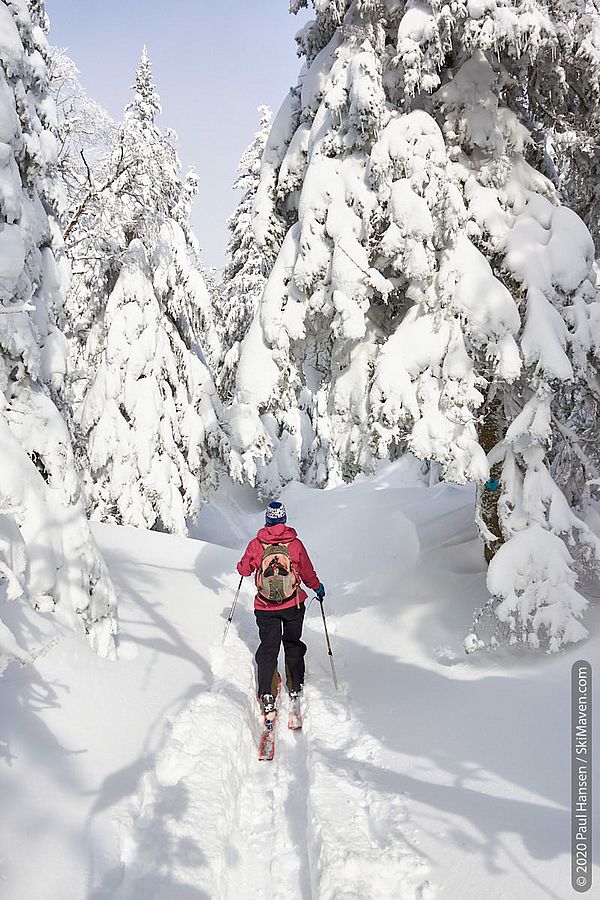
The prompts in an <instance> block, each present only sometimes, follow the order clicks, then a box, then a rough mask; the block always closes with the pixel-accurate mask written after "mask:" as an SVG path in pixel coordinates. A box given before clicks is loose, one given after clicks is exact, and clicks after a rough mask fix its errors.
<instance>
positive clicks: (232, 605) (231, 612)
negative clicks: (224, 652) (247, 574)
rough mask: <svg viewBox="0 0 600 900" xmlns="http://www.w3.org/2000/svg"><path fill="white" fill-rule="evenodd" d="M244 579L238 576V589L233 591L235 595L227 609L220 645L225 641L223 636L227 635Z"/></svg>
mask: <svg viewBox="0 0 600 900" xmlns="http://www.w3.org/2000/svg"><path fill="white" fill-rule="evenodd" d="M243 580H244V576H243V575H242V576H241V577H240V583H239V584H238V589H237V591H236V592H235V597H234V598H233V603H232V604H231V609H230V610H229V618H228V619H227V624H226V625H225V631H224V632H223V639H222V641H221V646H223V644H224V643H225V638H226V637H227V632H228V631H229V626H230V625H231V620H232V619H233V614H234V612H235V607H236V606H237V602H238V597H239V596H240V591H241V589H242V581H243Z"/></svg>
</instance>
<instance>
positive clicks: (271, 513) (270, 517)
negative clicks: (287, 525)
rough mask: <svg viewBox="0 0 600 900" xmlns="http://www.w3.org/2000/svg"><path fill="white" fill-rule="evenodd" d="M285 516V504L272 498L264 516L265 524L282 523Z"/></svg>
mask: <svg viewBox="0 0 600 900" xmlns="http://www.w3.org/2000/svg"><path fill="white" fill-rule="evenodd" d="M286 518H287V516H286V514H285V506H284V505H283V503H280V502H279V501H278V500H273V502H272V503H269V505H268V506H267V512H266V516H265V523H266V524H267V525H283V523H284V522H285V521H286Z"/></svg>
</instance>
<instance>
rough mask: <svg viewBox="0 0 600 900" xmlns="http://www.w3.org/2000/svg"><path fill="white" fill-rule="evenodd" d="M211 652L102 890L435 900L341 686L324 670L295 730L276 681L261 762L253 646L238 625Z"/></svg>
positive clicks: (158, 898)
mask: <svg viewBox="0 0 600 900" xmlns="http://www.w3.org/2000/svg"><path fill="white" fill-rule="evenodd" d="M211 657H212V658H211V665H212V671H213V675H214V684H213V688H212V692H211V693H203V694H201V695H200V696H198V697H197V698H196V699H195V700H193V701H192V702H191V703H190V704H189V705H188V706H187V707H186V708H185V709H183V710H182V711H181V712H179V713H178V714H177V715H176V716H175V717H174V718H173V719H172V720H171V721H169V722H168V724H167V727H166V729H165V735H164V738H163V742H162V745H161V747H160V748H159V750H158V752H157V754H156V760H155V766H154V768H153V769H152V770H151V771H149V772H148V773H146V775H145V777H144V780H143V782H142V785H141V788H140V791H139V793H138V795H137V797H136V799H135V801H134V802H133V804H130V805H129V806H128V808H127V809H126V810H124V811H123V812H122V813H121V815H120V817H119V818H118V820H117V829H118V834H119V842H120V851H121V861H122V865H123V877H122V880H121V883H120V884H119V886H118V887H117V888H116V889H113V890H110V891H108V892H105V891H101V892H99V893H96V894H95V895H94V897H95V898H96V900H104V898H109V897H110V898H114V900H142V898H144V900H175V898H176V900H188V898H190V900H191V898H197V900H201V898H210V900H261V898H265V900H266V898H269V900H271V898H272V900H296V898H298V900H316V898H318V900H350V898H352V900H359V898H360V900H370V898H372V900H385V898H390V900H391V898H394V900H396V898H401V900H431V898H433V897H434V890H433V888H432V887H431V885H430V884H429V882H428V881H427V879H426V874H427V873H426V865H425V864H424V863H423V861H422V860H421V859H420V858H418V857H417V856H416V855H415V854H414V853H413V852H412V851H411V850H407V849H406V844H407V840H406V837H405V833H410V832H411V826H410V821H409V819H408V815H407V813H406V810H405V808H404V804H403V801H402V798H400V797H399V796H397V795H394V794H388V795H382V793H381V792H380V791H377V790H374V789H371V788H370V786H369V784H368V781H367V779H366V776H365V773H364V772H363V770H362V768H361V764H363V763H364V764H366V765H368V766H373V765H377V741H376V740H375V739H373V738H371V737H370V736H368V735H366V734H365V733H364V732H363V730H362V728H361V726H360V723H359V722H358V721H357V720H356V719H355V718H353V716H352V714H351V706H350V703H349V699H348V697H347V696H346V695H345V693H344V692H343V691H342V692H340V693H339V694H335V692H334V690H333V687H332V686H330V685H329V684H326V683H325V681H323V682H322V683H321V682H320V680H319V677H318V676H317V680H316V682H315V683H311V684H307V686H306V688H305V692H304V697H303V713H304V729H303V730H302V731H299V732H294V731H290V730H289V729H288V728H287V698H286V696H285V692H284V691H282V694H281V697H280V718H279V720H278V723H277V726H276V750H275V759H274V760H273V761H272V762H259V760H258V759H257V747H258V737H259V733H260V720H259V715H258V704H257V703H256V701H255V700H254V690H255V681H254V667H253V660H252V654H251V652H250V650H249V649H248V647H247V646H246V644H245V643H243V642H242V641H241V640H240V638H239V637H238V636H237V635H236V634H235V633H233V632H231V633H230V636H229V639H228V644H227V647H226V648H224V649H223V648H221V647H214V648H213V650H212V654H211ZM411 839H412V835H411Z"/></svg>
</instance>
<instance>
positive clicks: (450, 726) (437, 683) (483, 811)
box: [308, 635, 570, 898]
mask: <svg viewBox="0 0 600 900" xmlns="http://www.w3.org/2000/svg"><path fill="white" fill-rule="evenodd" d="M334 652H335V653H336V662H338V663H339V670H340V676H341V679H342V681H343V677H344V671H348V670H349V669H350V668H351V670H352V685H353V689H352V698H351V700H350V709H351V713H352V716H353V717H356V718H357V719H358V720H359V721H360V722H361V724H362V725H363V726H364V729H365V732H366V733H367V734H370V735H373V736H374V737H375V738H376V739H377V740H378V741H379V742H381V744H382V745H383V746H384V747H385V748H387V749H389V750H390V751H393V752H396V753H400V754H406V755H407V756H408V757H409V758H410V760H412V761H408V762H402V761H399V762H398V763H397V764H396V769H397V770H394V769H393V768H391V767H390V768H388V767H387V766H386V768H380V767H378V766H376V765H373V764H371V763H368V762H363V761H357V760H356V759H352V758H347V757H346V755H345V753H343V752H341V751H339V750H338V751H327V750H323V749H322V748H319V749H318V752H319V753H320V754H321V755H322V756H323V758H324V759H328V761H329V764H330V765H331V767H332V768H335V769H339V768H340V767H341V768H342V769H346V770H348V771H350V770H351V769H355V768H357V767H358V768H359V769H360V771H361V772H362V773H363V774H364V777H365V780H366V781H367V782H368V784H369V785H370V786H372V787H373V788H374V789H375V790H378V791H381V792H382V793H384V794H390V793H394V794H406V795H408V796H409V797H410V798H411V799H412V800H413V801H416V802H419V803H423V804H426V805H427V806H428V807H430V808H431V810H432V812H431V814H430V819H431V823H432V832H431V833H432V836H434V838H435V836H436V835H439V833H440V830H443V831H444V832H445V834H446V837H445V839H444V840H445V841H447V840H452V841H453V842H454V843H455V844H456V848H457V851H458V852H459V853H461V854H463V853H473V854H475V853H477V854H480V855H482V856H483V857H484V859H485V861H486V865H487V867H488V870H489V871H490V872H494V871H498V867H499V863H498V859H499V858H500V856H501V853H502V852H504V853H508V849H507V848H506V847H505V846H504V842H503V835H504V834H509V833H516V834H518V835H519V836H520V837H521V839H522V842H523V846H524V848H525V849H526V852H527V854H528V856H527V855H526V854H523V858H522V859H521V860H520V861H519V862H518V863H516V862H515V865H518V866H519V867H520V868H521V869H522V871H523V874H524V877H527V878H528V879H530V881H531V883H532V884H536V885H538V884H539V881H538V879H537V877H536V875H535V872H534V871H532V866H531V863H532V861H533V860H551V859H555V858H557V857H558V856H560V855H561V854H562V855H565V856H566V857H568V854H569V853H570V837H569V829H568V822H569V813H568V804H569V796H570V795H569V791H570V757H569V755H568V748H567V746H566V743H565V741H566V740H567V731H566V730H565V722H564V711H565V710H568V708H569V702H570V700H569V698H570V679H569V677H568V676H567V677H565V678H564V679H563V681H564V684H562V688H561V685H560V684H558V685H556V690H555V691H553V694H552V704H549V703H548V699H549V698H548V684H547V682H546V681H545V680H543V679H541V678H534V677H532V674H531V672H530V671H529V670H527V671H526V672H525V673H518V674H517V673H515V672H512V673H503V674H502V675H498V676H495V675H485V676H480V677H479V678H477V679H476V680H463V679H460V680H459V679H453V678H451V677H449V675H450V672H449V671H448V670H445V669H444V668H441V671H440V672H436V671H432V670H431V669H427V668H423V667H421V666H418V665H413V664H409V663H405V662H400V661H398V660H397V659H395V658H394V657H392V656H389V655H386V654H382V653H378V652H376V651H374V650H372V649H370V648H368V647H365V646H362V645H360V644H357V643H355V642H354V641H351V640H348V639H347V638H341V637H340V636H339V635H338V636H336V638H335V643H334ZM309 654H310V656H309V658H308V661H309V666H311V670H312V671H314V670H315V669H317V671H316V672H315V675H316V677H317V680H318V682H319V686H320V688H321V690H322V691H332V692H333V687H328V686H326V682H325V679H328V681H330V678H329V677H328V676H329V673H328V672H327V669H326V666H327V662H326V661H325V659H324V652H323V648H322V647H315V646H314V645H313V638H312V637H311V646H310V647H309ZM315 655H318V660H317V659H314V656H315ZM382 695H383V696H384V697H385V698H386V705H385V707H382V704H381V700H379V703H377V702H374V698H377V697H380V696H382ZM563 695H564V696H563ZM563 733H564V736H565V739H564V740H562V739H561V738H560V735H561V734H563ZM345 749H349V748H345ZM557 749H558V751H559V753H558V759H557V752H556V751H557ZM550 760H554V762H550ZM415 761H418V762H415ZM544 761H548V763H547V764H546V765H545V764H544ZM419 768H420V769H421V772H422V775H421V776H419V775H418V774H415V769H417V770H418V769H419ZM495 778H499V779H502V781H503V782H504V784H502V783H500V784H498V783H496V784H493V782H494V780H495ZM437 781H439V782H441V783H436V782H437ZM490 782H492V787H491V790H493V791H495V792H496V793H498V792H502V793H503V794H505V793H506V792H507V788H506V783H508V784H509V785H515V786H516V787H517V790H519V788H520V789H522V791H524V792H527V793H528V794H529V795H530V796H529V797H527V798H522V797H510V796H505V795H503V796H495V795H494V794H492V793H488V790H489V789H490V788H489V783H490ZM532 795H536V796H532ZM426 817H427V814H425V816H423V815H421V814H420V815H419V819H420V821H423V820H424V819H425V818H426ZM461 820H462V821H464V823H465V824H464V827H463V826H462V825H461ZM472 829H475V830H476V834H477V835H478V837H477V838H474V837H473V832H472ZM544 889H545V890H548V889H547V888H544ZM549 896H556V897H557V898H558V895H553V894H551V893H550V894H549Z"/></svg>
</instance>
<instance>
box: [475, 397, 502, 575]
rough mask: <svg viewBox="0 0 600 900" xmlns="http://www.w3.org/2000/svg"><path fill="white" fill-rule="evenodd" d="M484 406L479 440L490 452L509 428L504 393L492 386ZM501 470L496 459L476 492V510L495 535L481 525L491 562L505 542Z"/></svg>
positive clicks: (485, 553)
mask: <svg viewBox="0 0 600 900" xmlns="http://www.w3.org/2000/svg"><path fill="white" fill-rule="evenodd" d="M484 409H485V412H484V415H483V419H482V421H481V422H480V424H479V429H478V436H479V443H480V444H481V447H482V448H483V450H484V451H485V453H486V454H487V453H489V452H490V450H492V449H493V448H494V447H495V446H496V444H497V443H498V442H499V441H501V440H502V438H503V436H504V433H505V431H506V416H505V413H504V402H503V397H502V395H501V394H500V393H499V391H498V389H497V388H493V387H492V388H491V389H490V391H489V392H488V395H487V398H486V402H485V407H484ZM501 472H502V464H501V463H496V465H494V466H492V468H491V470H490V480H489V481H488V482H487V484H485V485H483V486H482V487H481V488H480V490H479V491H478V495H477V504H478V507H479V508H478V510H477V513H478V515H477V519H478V521H480V522H482V524H483V525H484V526H485V529H487V530H488V531H489V532H491V533H492V534H493V535H494V538H493V539H492V538H491V537H490V536H489V534H486V532H485V531H484V530H483V529H482V528H481V527H480V534H481V539H482V541H483V552H484V556H485V561H486V562H487V563H488V565H489V563H490V562H491V561H492V559H493V558H494V556H495V554H496V551H497V550H498V548H499V547H501V546H502V544H503V543H504V537H503V535H502V529H501V527H500V518H499V516H498V501H499V499H500V484H499V482H500V476H501ZM494 482H498V486H497V487H494Z"/></svg>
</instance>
